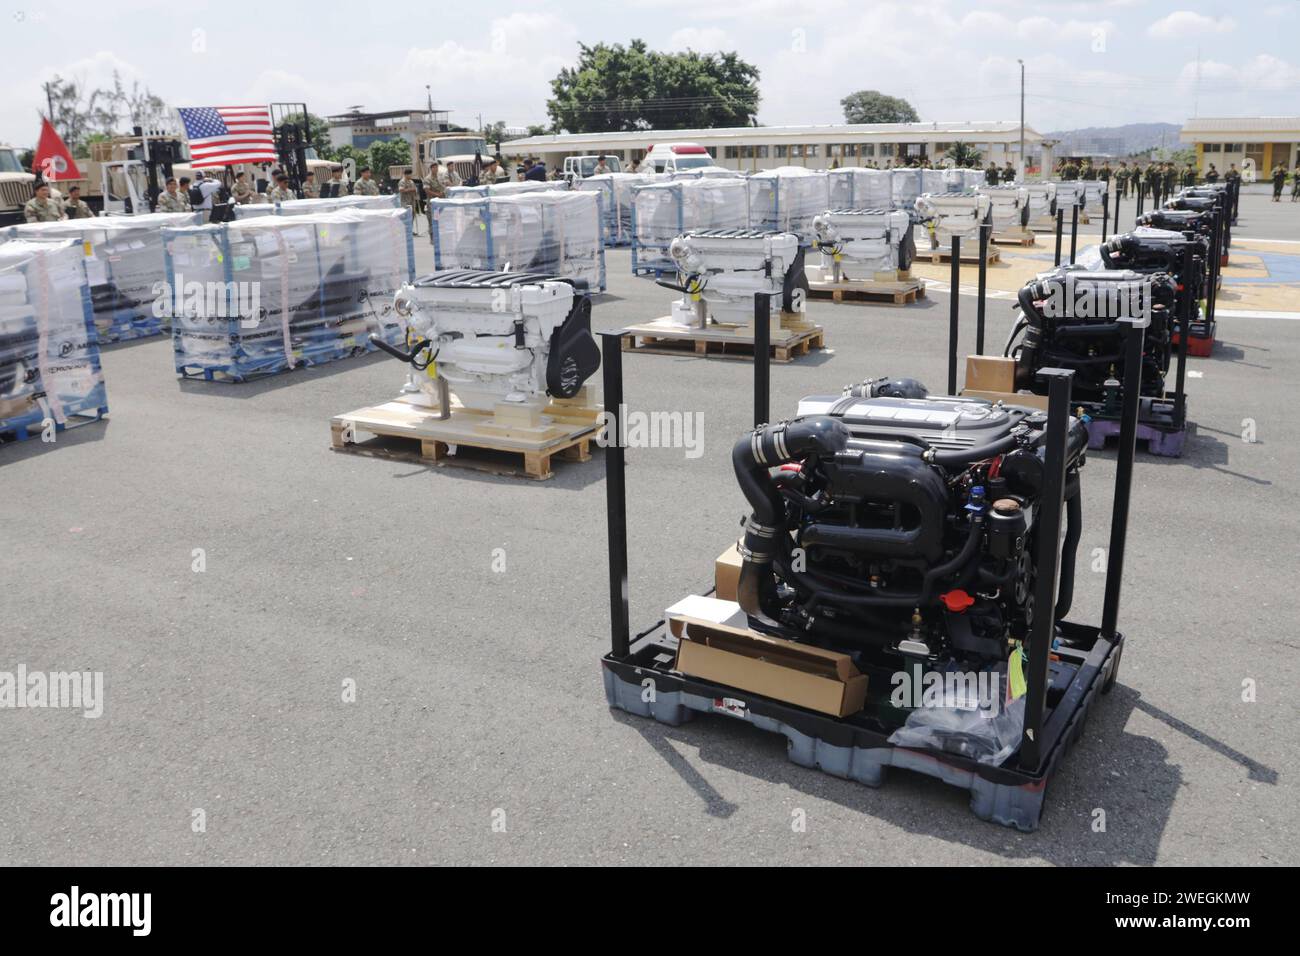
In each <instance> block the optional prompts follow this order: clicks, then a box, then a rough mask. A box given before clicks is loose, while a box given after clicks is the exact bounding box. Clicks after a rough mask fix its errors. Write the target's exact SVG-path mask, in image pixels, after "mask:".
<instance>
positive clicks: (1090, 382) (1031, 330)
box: [1003, 266, 1178, 418]
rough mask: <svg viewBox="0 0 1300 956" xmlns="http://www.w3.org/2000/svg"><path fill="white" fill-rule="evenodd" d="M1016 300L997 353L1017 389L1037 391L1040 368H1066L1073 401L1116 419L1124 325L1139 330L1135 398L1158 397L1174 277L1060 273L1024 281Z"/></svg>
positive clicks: (1165, 366)
mask: <svg viewBox="0 0 1300 956" xmlns="http://www.w3.org/2000/svg"><path fill="white" fill-rule="evenodd" d="M1017 300H1018V303H1019V306H1020V313H1019V315H1018V316H1017V318H1016V321H1015V324H1014V325H1013V326H1012V330H1011V334H1010V335H1009V336H1008V337H1007V344H1006V347H1005V348H1004V349H1003V354H1004V355H1006V356H1009V357H1011V358H1014V359H1015V361H1016V387H1017V388H1028V389H1030V390H1031V391H1032V390H1034V389H1035V388H1039V389H1041V387H1042V386H1041V385H1040V384H1039V382H1038V371H1039V369H1043V368H1066V369H1073V370H1074V386H1073V390H1072V393H1071V398H1072V400H1073V401H1075V402H1076V403H1078V404H1079V405H1084V406H1087V407H1088V408H1089V411H1090V412H1091V413H1094V414H1096V415H1101V416H1103V417H1108V418H1113V417H1117V416H1118V414H1119V411H1120V408H1121V399H1122V386H1121V383H1122V382H1123V380H1124V334H1125V323H1128V322H1132V323H1135V324H1138V325H1143V324H1145V325H1146V337H1145V341H1144V346H1143V354H1142V387H1141V394H1142V395H1144V396H1156V397H1159V396H1163V395H1164V392H1165V375H1166V373H1167V372H1168V371H1169V358H1170V354H1171V346H1170V343H1171V341H1172V337H1173V330H1174V322H1175V318H1176V308H1177V304H1178V283H1177V281H1176V280H1175V279H1174V277H1172V276H1170V275H1168V274H1166V273H1154V274H1145V273H1142V272H1135V271H1131V270H1104V271H1089V270H1087V269H1086V268H1083V267H1081V266H1061V267H1059V268H1057V269H1055V270H1053V271H1052V272H1049V273H1046V274H1044V275H1040V276H1038V277H1037V278H1036V279H1034V280H1032V281H1031V282H1028V283H1027V284H1026V285H1025V286H1024V287H1023V288H1022V289H1021V290H1020V292H1019V295H1018V296H1017ZM1022 335H1023V338H1021V336H1022ZM1043 394H1046V393H1045V392H1043Z"/></svg>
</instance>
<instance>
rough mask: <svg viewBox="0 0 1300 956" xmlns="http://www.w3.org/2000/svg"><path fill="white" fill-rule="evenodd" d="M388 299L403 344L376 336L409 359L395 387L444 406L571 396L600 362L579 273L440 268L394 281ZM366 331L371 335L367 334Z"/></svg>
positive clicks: (387, 348)
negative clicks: (401, 383)
mask: <svg viewBox="0 0 1300 956" xmlns="http://www.w3.org/2000/svg"><path fill="white" fill-rule="evenodd" d="M393 307H394V309H396V311H397V313H398V314H399V315H400V316H402V318H403V319H404V320H405V321H406V326H407V341H406V346H407V348H408V349H409V351H407V352H403V351H402V350H401V349H398V348H395V347H392V346H389V345H387V343H383V342H380V341H376V342H375V344H376V345H378V346H379V347H380V348H382V349H384V351H386V352H389V353H390V354H392V355H395V356H396V357H398V358H400V359H402V360H403V361H405V362H408V363H410V365H411V367H412V372H411V375H410V377H409V378H408V381H407V385H406V387H405V388H404V389H403V391H405V392H407V393H409V394H411V395H413V396H414V400H415V401H416V402H417V403H419V404H425V405H430V406H438V407H441V408H442V410H443V411H444V413H446V412H447V411H448V406H447V391H448V390H449V391H450V392H451V393H452V394H454V395H455V396H456V398H458V399H459V400H460V403H461V404H462V405H464V406H465V407H466V408H474V409H482V410H487V411H491V410H493V409H494V408H495V407H496V405H498V404H499V403H501V402H519V403H522V402H530V401H535V400H537V401H544V399H545V396H548V395H549V396H552V397H554V398H572V397H574V396H575V395H576V394H577V393H578V390H579V389H581V388H582V385H583V383H584V382H586V380H587V379H588V378H589V377H590V376H591V375H592V374H593V373H594V372H595V371H596V369H597V368H599V367H600V350H599V349H598V348H597V346H596V341H595V339H594V338H592V335H591V299H590V297H589V296H588V294H587V287H586V284H585V283H584V282H582V281H581V280H577V279H558V278H553V277H550V276H544V275H531V274H527V273H515V272H511V273H505V272H479V271H474V270H466V269H448V270H443V271H442V272H435V273H432V274H430V275H427V276H424V277H423V278H421V279H417V280H416V281H415V282H414V283H412V284H410V285H405V286H403V287H402V288H401V289H400V290H399V291H398V293H397V295H396V296H395V297H394V300H393ZM372 341H373V339H372Z"/></svg>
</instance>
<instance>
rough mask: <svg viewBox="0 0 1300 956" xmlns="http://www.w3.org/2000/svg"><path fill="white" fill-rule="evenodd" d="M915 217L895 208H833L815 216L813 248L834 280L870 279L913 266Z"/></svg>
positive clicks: (826, 274)
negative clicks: (882, 273) (820, 256)
mask: <svg viewBox="0 0 1300 956" xmlns="http://www.w3.org/2000/svg"><path fill="white" fill-rule="evenodd" d="M913 225H914V224H913V222H912V217H911V216H910V215H908V214H907V213H906V212H903V211H901V210H894V209H831V210H828V211H826V212H824V213H822V214H821V215H819V216H817V217H815V218H814V219H813V230H814V232H815V233H816V236H817V238H816V240H815V241H814V242H813V248H815V249H816V250H817V251H818V252H820V253H821V254H822V275H823V276H824V277H825V276H829V277H830V278H831V279H832V281H835V282H838V281H839V280H840V279H842V278H844V279H870V278H872V275H873V273H876V272H888V271H897V270H900V269H910V268H911V267H912V259H913V257H914V256H915V255H916V242H915V240H914V239H913V237H912V229H913Z"/></svg>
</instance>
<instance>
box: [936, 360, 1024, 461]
mask: <svg viewBox="0 0 1300 956" xmlns="http://www.w3.org/2000/svg"><path fill="white" fill-rule="evenodd" d="M1021 354H1023V352H1022V353H1021ZM1019 441H1020V436H1019V435H1018V434H1016V433H1014V432H1013V433H1012V434H1010V435H1005V436H1003V437H1002V438H999V439H998V440H997V441H993V442H989V443H988V444H987V445H980V446H979V447H978V448H957V449H953V450H950V451H943V450H941V449H937V448H936V449H931V450H930V451H927V452H926V453H925V460H926V461H928V462H931V463H932V464H935V465H942V466H943V467H944V468H960V467H962V466H964V465H969V464H971V463H972V462H976V461H984V460H985V459H987V458H993V457H995V456H997V455H1001V454H1002V453H1003V452H1007V451H1010V450H1011V449H1012V448H1015V447H1016V445H1017V444H1018V443H1019Z"/></svg>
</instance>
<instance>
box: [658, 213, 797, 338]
mask: <svg viewBox="0 0 1300 956" xmlns="http://www.w3.org/2000/svg"><path fill="white" fill-rule="evenodd" d="M668 254H669V256H670V258H671V259H672V261H673V264H674V265H675V266H676V268H677V278H678V280H679V281H678V283H677V284H672V283H668V282H663V281H661V282H660V283H659V284H660V285H663V286H665V287H666V288H670V289H675V290H677V291H679V292H681V293H683V294H682V297H681V298H680V299H678V300H677V301H675V302H673V306H672V321H673V323H674V324H676V325H683V326H687V327H692V328H703V327H704V326H705V325H707V324H708V322H709V320H710V319H712V321H714V322H716V323H720V324H722V323H726V324H735V325H747V324H749V322H750V321H751V320H752V319H753V317H754V294H755V293H758V292H766V293H769V294H770V295H773V296H780V308H781V310H782V311H786V312H794V311H799V304H798V303H797V302H796V301H795V292H794V290H795V289H796V288H798V289H803V290H804V292H807V290H808V277H807V276H806V275H805V274H804V253H803V250H802V249H800V248H799V238H798V237H797V236H794V235H791V234H790V233H786V232H761V231H758V230H754V229H708V230H702V231H699V232H691V233H687V234H686V235H683V236H678V237H677V238H676V239H674V240H673V241H672V243H671V244H670V245H669V247H668ZM772 315H773V316H776V315H777V308H776V305H775V304H774V305H773V308H772Z"/></svg>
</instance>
